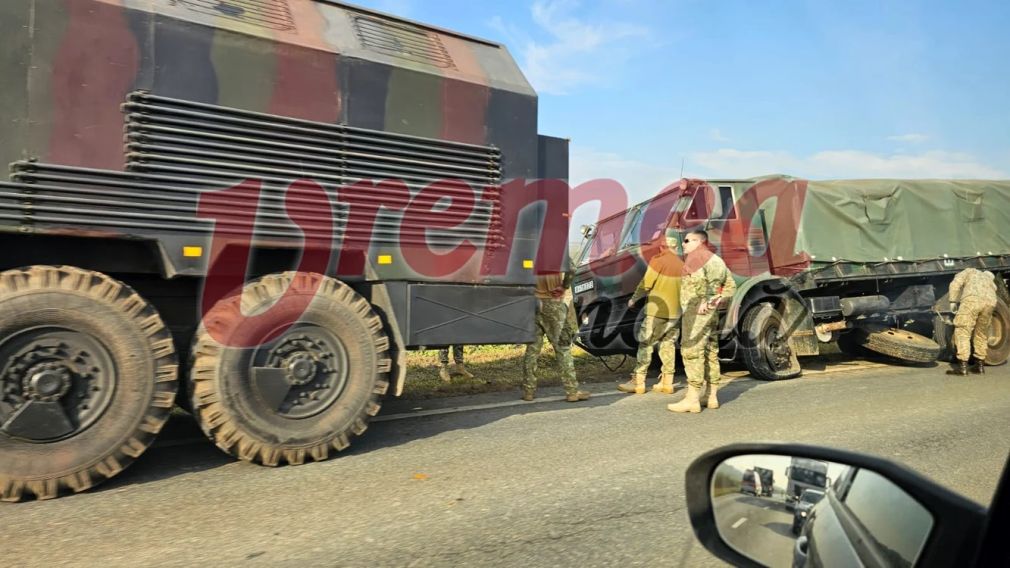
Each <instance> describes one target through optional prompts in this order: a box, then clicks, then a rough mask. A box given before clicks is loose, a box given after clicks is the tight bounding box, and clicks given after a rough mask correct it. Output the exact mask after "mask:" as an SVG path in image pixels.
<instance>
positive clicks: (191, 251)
mask: <svg viewBox="0 0 1010 568" xmlns="http://www.w3.org/2000/svg"><path fill="white" fill-rule="evenodd" d="M182 256H185V257H188V258H193V257H197V256H203V247H182Z"/></svg>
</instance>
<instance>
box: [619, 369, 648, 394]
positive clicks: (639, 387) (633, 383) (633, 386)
mask: <svg viewBox="0 0 1010 568" xmlns="http://www.w3.org/2000/svg"><path fill="white" fill-rule="evenodd" d="M617 390H619V391H621V392H626V393H634V394H645V375H644V374H642V375H631V378H630V379H628V382H626V383H621V384H619V385H617Z"/></svg>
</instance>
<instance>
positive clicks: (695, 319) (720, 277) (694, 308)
mask: <svg viewBox="0 0 1010 568" xmlns="http://www.w3.org/2000/svg"><path fill="white" fill-rule="evenodd" d="M698 265H700V266H698ZM684 269H685V270H684V276H683V278H682V279H681V287H680V302H681V307H682V308H683V310H684V315H683V316H682V322H683V324H682V325H683V327H682V334H681V344H680V355H681V357H682V358H683V360H684V370H685V372H686V373H687V383H688V384H689V385H691V386H694V387H698V388H701V387H703V386H704V385H705V383H706V382H709V383H711V384H713V385H718V384H719V383H720V382H721V381H722V374H721V370H720V368H719V337H718V333H717V327H718V325H719V312H718V310H716V309H710V310H709V311H708V313H705V314H701V313H698V309H699V308H700V307H701V305H702V304H703V303H704V302H708V301H711V300H714V299H715V298H717V297H721V298H723V301H724V302H725V301H727V300H729V299H730V298H732V297H733V292H734V290H736V284H735V283H734V281H733V275H732V274H731V273H730V271H729V268H727V267H726V263H725V262H723V260H722V259H721V258H719V257H718V256H716V255H714V254H712V253H711V252H708V251H707V250H706V249H704V248H700V249H698V251H696V252H695V253H693V254H690V255H688V258H687V260H686V261H685V267H684Z"/></svg>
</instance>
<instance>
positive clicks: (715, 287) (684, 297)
mask: <svg viewBox="0 0 1010 568" xmlns="http://www.w3.org/2000/svg"><path fill="white" fill-rule="evenodd" d="M690 265H691V261H690V259H689V260H688V262H687V266H685V270H684V276H683V277H682V278H681V283H680V305H681V307H682V308H684V309H687V308H688V306H691V307H696V306H697V305H698V304H700V303H701V302H702V301H712V300H715V299H716V297H720V296H721V297H723V298H732V297H733V292H734V291H735V290H736V283H735V282H733V274H732V273H731V272H730V271H729V268H727V267H726V263H725V262H723V260H722V259H721V258H719V257H718V256H717V255H715V254H712V256H711V257H710V258H709V259H708V260H707V261H705V263H704V264H703V265H702V266H701V267H699V268H696V269H691V268H690Z"/></svg>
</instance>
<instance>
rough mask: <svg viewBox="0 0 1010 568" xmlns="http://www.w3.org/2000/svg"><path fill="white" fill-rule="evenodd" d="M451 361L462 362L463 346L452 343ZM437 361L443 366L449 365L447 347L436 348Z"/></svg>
mask: <svg viewBox="0 0 1010 568" xmlns="http://www.w3.org/2000/svg"><path fill="white" fill-rule="evenodd" d="M452 361H453V363H457V364H462V363H463V346H462V345H453V346H452ZM438 362H439V364H441V365H442V366H443V367H445V366H448V365H449V348H448V347H446V348H445V349H439V350H438Z"/></svg>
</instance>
